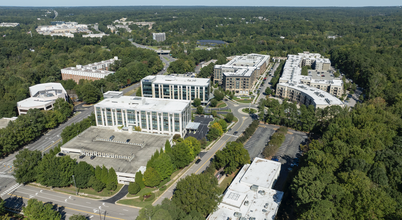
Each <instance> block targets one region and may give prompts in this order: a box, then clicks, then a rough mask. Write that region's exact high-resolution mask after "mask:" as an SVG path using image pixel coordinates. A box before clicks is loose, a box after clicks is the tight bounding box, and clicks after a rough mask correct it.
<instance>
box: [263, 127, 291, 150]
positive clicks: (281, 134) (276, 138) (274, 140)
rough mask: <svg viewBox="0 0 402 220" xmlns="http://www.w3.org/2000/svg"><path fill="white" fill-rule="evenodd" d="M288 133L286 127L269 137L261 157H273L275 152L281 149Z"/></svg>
mask: <svg viewBox="0 0 402 220" xmlns="http://www.w3.org/2000/svg"><path fill="white" fill-rule="evenodd" d="M287 132H288V128H287V127H280V128H278V130H276V131H275V133H274V134H273V135H272V136H271V137H270V139H269V142H268V144H267V146H265V147H264V150H263V151H262V155H263V156H264V157H265V158H267V157H270V156H273V155H274V154H275V153H276V151H277V150H278V149H279V148H280V147H281V145H282V144H283V142H284V141H285V138H286V133H287Z"/></svg>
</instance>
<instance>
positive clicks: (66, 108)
mask: <svg viewBox="0 0 402 220" xmlns="http://www.w3.org/2000/svg"><path fill="white" fill-rule="evenodd" d="M73 108H74V107H73V105H72V104H70V103H68V102H66V100H64V99H63V98H58V99H56V101H55V102H54V104H53V110H54V111H58V112H60V113H61V114H62V115H63V116H64V120H63V121H65V120H66V119H67V117H70V116H71V113H72V112H73ZM63 121H59V123H61V122H63Z"/></svg>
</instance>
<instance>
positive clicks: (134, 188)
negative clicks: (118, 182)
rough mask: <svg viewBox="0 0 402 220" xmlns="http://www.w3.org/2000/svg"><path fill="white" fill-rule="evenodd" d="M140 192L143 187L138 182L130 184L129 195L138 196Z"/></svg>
mask: <svg viewBox="0 0 402 220" xmlns="http://www.w3.org/2000/svg"><path fill="white" fill-rule="evenodd" d="M140 190H141V187H140V185H138V183H136V182H130V184H129V185H128V193H130V194H131V195H135V194H137V193H138V192H139V191H140Z"/></svg>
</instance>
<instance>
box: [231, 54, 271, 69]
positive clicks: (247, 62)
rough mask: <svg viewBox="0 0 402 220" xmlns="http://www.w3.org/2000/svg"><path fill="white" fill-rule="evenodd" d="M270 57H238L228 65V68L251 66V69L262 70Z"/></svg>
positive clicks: (253, 55) (260, 55)
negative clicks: (261, 67) (262, 66)
mask: <svg viewBox="0 0 402 220" xmlns="http://www.w3.org/2000/svg"><path fill="white" fill-rule="evenodd" d="M269 58H270V56H269V55H262V54H255V53H252V54H247V55H245V56H236V57H235V58H233V59H232V60H230V61H229V62H228V63H226V65H227V66H249V67H256V68H260V66H261V65H262V64H263V63H264V62H267V61H268V60H269Z"/></svg>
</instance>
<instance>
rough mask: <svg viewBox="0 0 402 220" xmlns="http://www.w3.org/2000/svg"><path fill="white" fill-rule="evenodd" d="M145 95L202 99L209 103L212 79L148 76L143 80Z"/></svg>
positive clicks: (178, 98) (164, 97)
mask: <svg viewBox="0 0 402 220" xmlns="http://www.w3.org/2000/svg"><path fill="white" fill-rule="evenodd" d="M141 89H142V91H141V92H142V96H143V97H150V98H162V99H177V100H189V101H194V99H196V98H199V99H201V102H202V103H207V102H208V101H209V99H210V97H211V95H210V93H211V88H210V79H205V78H192V77H180V76H165V75H156V76H147V77H145V78H144V79H142V80H141Z"/></svg>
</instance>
